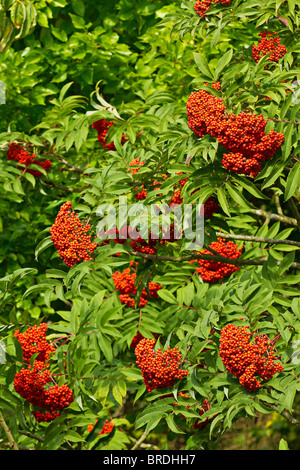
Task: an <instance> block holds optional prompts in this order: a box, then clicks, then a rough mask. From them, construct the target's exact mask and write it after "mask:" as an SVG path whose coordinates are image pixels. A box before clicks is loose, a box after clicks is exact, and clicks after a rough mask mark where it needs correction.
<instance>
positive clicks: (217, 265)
mask: <svg viewBox="0 0 300 470" xmlns="http://www.w3.org/2000/svg"><path fill="white" fill-rule="evenodd" d="M209 247H210V248H212V249H213V250H214V251H216V252H217V253H219V254H220V255H221V256H225V257H226V258H230V259H237V258H239V257H240V256H241V254H242V248H238V245H237V244H235V243H234V242H232V241H228V242H226V241H225V239H224V238H220V237H219V238H218V241H217V242H212V243H211V244H210V245H209ZM199 254H204V255H213V256H214V253H212V252H211V251H209V250H206V249H203V250H201V251H200V252H199ZM195 262H197V263H198V264H199V266H200V267H199V268H196V271H197V272H198V273H199V274H200V276H201V278H202V279H203V281H205V282H209V283H211V282H217V281H219V280H221V279H223V278H224V277H227V276H230V275H231V274H232V273H234V272H236V271H238V270H239V269H240V267H239V266H235V265H234V264H229V263H223V262H221V261H207V260H202V259H198V260H194V261H191V263H195Z"/></svg>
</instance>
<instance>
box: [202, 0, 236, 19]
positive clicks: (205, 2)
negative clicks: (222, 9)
mask: <svg viewBox="0 0 300 470" xmlns="http://www.w3.org/2000/svg"><path fill="white" fill-rule="evenodd" d="M230 2H231V0H196V3H195V6H194V9H195V11H196V12H197V13H198V15H199V16H200V17H201V18H204V16H205V13H206V12H207V11H208V10H209V9H210V7H211V4H212V3H221V4H222V5H225V6H227V5H229V4H230Z"/></svg>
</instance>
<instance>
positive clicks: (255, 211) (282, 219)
mask: <svg viewBox="0 0 300 470" xmlns="http://www.w3.org/2000/svg"><path fill="white" fill-rule="evenodd" d="M250 212H251V214H255V215H259V216H260V217H264V218H265V219H270V220H279V221H280V222H283V223H284V224H287V225H294V226H295V227H298V222H297V219H293V218H292V217H287V216H286V215H279V214H273V213H272V212H267V211H264V210H261V209H251V210H250Z"/></svg>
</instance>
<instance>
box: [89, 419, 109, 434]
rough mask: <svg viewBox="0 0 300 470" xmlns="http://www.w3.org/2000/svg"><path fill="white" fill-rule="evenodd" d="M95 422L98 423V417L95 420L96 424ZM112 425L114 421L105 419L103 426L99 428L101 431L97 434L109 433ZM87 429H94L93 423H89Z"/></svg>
mask: <svg viewBox="0 0 300 470" xmlns="http://www.w3.org/2000/svg"><path fill="white" fill-rule="evenodd" d="M97 423H98V419H97V420H96V422H95V424H97ZM114 427H115V425H114V423H113V422H112V421H108V419H106V420H105V423H104V426H103V428H102V429H101V431H100V432H99V434H98V436H101V435H102V434H110V433H111V432H112V430H113V429H114ZM87 429H88V431H89V432H92V430H93V429H94V425H93V424H89V425H88V427H87Z"/></svg>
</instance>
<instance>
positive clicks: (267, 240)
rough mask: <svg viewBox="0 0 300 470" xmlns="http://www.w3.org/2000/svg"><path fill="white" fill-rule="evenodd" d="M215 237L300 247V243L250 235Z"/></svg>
mask: <svg viewBox="0 0 300 470" xmlns="http://www.w3.org/2000/svg"><path fill="white" fill-rule="evenodd" d="M216 235H217V236H218V237H222V238H232V239H233V240H244V241H250V242H258V243H268V244H270V245H291V246H299V247H300V242H296V241H294V240H279V239H278V238H264V237H255V236H250V235H233V234H231V233H223V232H217V234H216Z"/></svg>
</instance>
